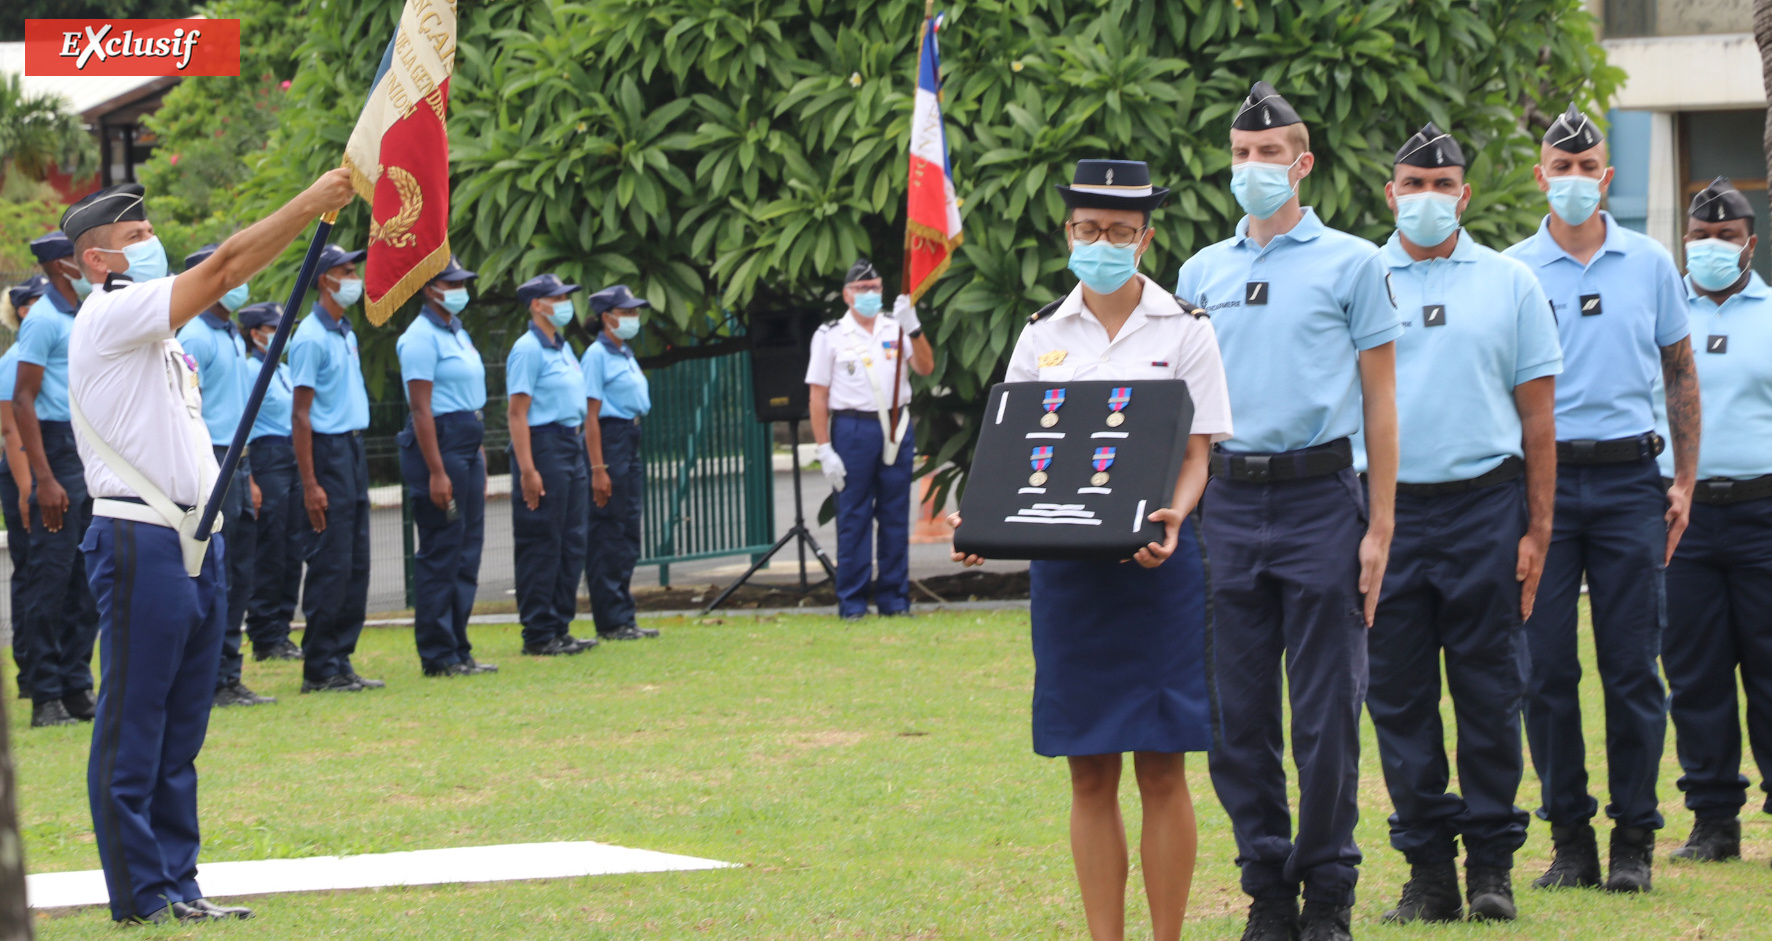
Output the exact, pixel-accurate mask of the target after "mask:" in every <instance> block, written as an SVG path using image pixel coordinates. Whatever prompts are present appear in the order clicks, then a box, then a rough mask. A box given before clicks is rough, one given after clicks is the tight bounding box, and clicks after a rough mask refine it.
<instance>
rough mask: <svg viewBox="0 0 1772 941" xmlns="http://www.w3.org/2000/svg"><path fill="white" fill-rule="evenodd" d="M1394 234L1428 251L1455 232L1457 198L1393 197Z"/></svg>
mask: <svg viewBox="0 0 1772 941" xmlns="http://www.w3.org/2000/svg"><path fill="white" fill-rule="evenodd" d="M1397 231H1399V232H1401V233H1403V237H1404V238H1406V239H1408V240H1409V241H1411V242H1414V243H1415V244H1417V245H1419V246H1421V247H1422V248H1432V247H1434V246H1435V245H1438V244H1440V243H1441V242H1444V241H1446V240H1447V239H1449V238H1451V237H1452V233H1454V232H1457V231H1458V197H1457V196H1450V195H1447V194H1445V193H1411V194H1409V195H1408V196H1398V197H1397Z"/></svg>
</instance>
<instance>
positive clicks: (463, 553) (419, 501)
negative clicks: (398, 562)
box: [400, 412, 486, 669]
mask: <svg viewBox="0 0 1772 941" xmlns="http://www.w3.org/2000/svg"><path fill="white" fill-rule="evenodd" d="M434 421H435V422H436V428H437V451H438V453H439V455H440V456H441V457H442V458H443V472H444V473H445V474H447V475H448V476H449V485H450V488H451V489H452V491H453V492H454V494H455V508H456V514H457V515H456V518H455V519H454V520H451V519H449V514H448V513H447V512H445V511H443V510H440V509H438V508H437V504H435V503H432V502H431V471H430V468H428V467H426V466H425V458H424V454H423V452H421V451H420V450H419V448H418V439H417V438H416V437H414V436H413V432H412V427H411V425H408V426H407V428H406V430H405V431H403V432H401V433H400V476H402V477H404V478H405V479H406V492H407V494H408V495H409V496H408V499H410V500H411V501H412V521H413V523H414V524H415V525H416V526H417V527H418V549H417V551H416V552H414V553H413V555H412V592H413V612H412V613H413V618H412V632H413V638H414V640H415V642H416V643H417V646H418V659H419V663H420V664H421V665H423V666H425V667H430V668H433V669H441V668H443V667H447V666H450V665H452V664H456V663H461V662H462V661H464V660H467V659H469V658H471V657H472V656H473V652H474V645H473V644H470V643H468V618H469V617H470V616H472V615H473V613H474V595H475V593H476V592H477V591H478V590H479V588H480V551H481V549H482V548H483V547H484V546H485V544H486V455H484V454H483V453H481V451H480V445H481V444H482V443H483V442H484V441H485V439H486V426H485V425H483V424H481V422H480V419H479V417H478V416H476V415H475V414H474V413H473V412H448V413H445V414H442V415H437V416H434Z"/></svg>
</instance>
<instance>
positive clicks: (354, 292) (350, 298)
mask: <svg viewBox="0 0 1772 941" xmlns="http://www.w3.org/2000/svg"><path fill="white" fill-rule="evenodd" d="M362 299H363V279H362V278H345V279H344V280H342V281H340V282H339V283H338V290H336V291H333V292H332V302H333V303H334V304H337V305H338V306H340V307H349V306H351V305H352V304H355V303H357V302H358V301H360V300H362Z"/></svg>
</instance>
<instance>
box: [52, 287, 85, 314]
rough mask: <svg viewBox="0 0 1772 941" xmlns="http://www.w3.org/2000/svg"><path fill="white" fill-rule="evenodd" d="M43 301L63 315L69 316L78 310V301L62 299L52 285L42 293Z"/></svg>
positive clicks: (60, 294)
mask: <svg viewBox="0 0 1772 941" xmlns="http://www.w3.org/2000/svg"><path fill="white" fill-rule="evenodd" d="M43 299H44V300H46V301H48V302H49V303H50V306H52V307H54V308H55V309H56V310H59V311H61V312H62V313H64V314H71V313H73V312H75V311H77V310H79V309H80V302H79V300H78V299H72V300H71V299H69V298H65V297H62V292H61V291H60V290H58V289H57V288H56V286H55V285H53V284H51V285H50V286H49V290H47V291H44V292H43Z"/></svg>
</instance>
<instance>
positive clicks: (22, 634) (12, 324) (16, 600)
mask: <svg viewBox="0 0 1772 941" xmlns="http://www.w3.org/2000/svg"><path fill="white" fill-rule="evenodd" d="M48 288H49V279H47V278H45V277H43V276H42V275H36V276H35V277H32V278H29V279H27V280H26V281H25V283H23V284H20V285H18V286H16V287H14V288H11V289H10V290H8V291H7V292H6V305H5V306H4V307H3V308H0V320H4V323H5V326H6V328H7V329H9V330H11V331H12V332H13V333H14V334H15V335H16V334H17V333H18V328H19V322H20V321H22V320H23V319H24V317H25V314H27V313H28V312H29V311H30V309H31V306H32V305H33V304H35V303H36V302H37V300H38V299H39V298H41V297H42V296H43V293H44V291H46V290H48ZM17 378H18V344H17V343H14V344H13V345H11V346H9V347H7V348H6V352H5V353H4V354H0V432H3V433H4V435H5V437H6V442H5V443H6V449H5V452H4V455H3V456H0V513H3V514H4V518H5V520H6V532H7V539H6V554H7V556H9V557H10V558H11V559H12V577H11V578H9V579H7V582H8V585H7V587H8V588H9V589H10V594H11V596H12V597H11V600H12V619H11V620H12V664H13V666H15V667H17V668H18V698H20V699H30V698H31V656H32V654H33V653H34V650H33V649H32V646H31V644H32V640H31V637H30V635H29V633H27V631H28V629H29V627H30V619H29V618H26V617H25V616H24V613H25V600H26V599H27V598H28V597H30V596H29V594H28V593H27V592H26V591H25V578H24V575H25V570H26V569H27V568H29V567H30V559H31V534H30V532H29V531H28V530H27V529H25V520H26V519H28V518H29V517H30V513H31V507H30V503H29V502H28V501H29V500H30V497H31V459H30V458H28V457H26V456H25V448H24V445H23V443H22V442H20V441H19V436H18V424H17V423H16V422H14V421H13V420H12V387H13V383H14V381H15V380H16V379H17ZM77 721H79V720H77V719H74V718H73V717H72V716H70V717H69V718H68V719H67V721H66V722H62V723H60V724H63V725H68V724H72V723H74V722H77Z"/></svg>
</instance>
